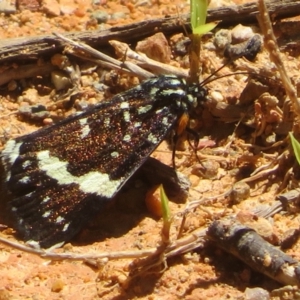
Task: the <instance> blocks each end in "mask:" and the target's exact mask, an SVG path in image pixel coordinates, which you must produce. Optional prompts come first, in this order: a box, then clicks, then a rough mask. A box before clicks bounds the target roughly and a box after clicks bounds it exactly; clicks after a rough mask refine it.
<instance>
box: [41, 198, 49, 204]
mask: <svg viewBox="0 0 300 300" xmlns="http://www.w3.org/2000/svg"><path fill="white" fill-rule="evenodd" d="M49 200H51V198H50V197H48V196H46V197H45V198H44V199H43V200H42V201H41V204H45V203H47V202H49Z"/></svg>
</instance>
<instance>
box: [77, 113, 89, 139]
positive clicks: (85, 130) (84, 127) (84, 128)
mask: <svg viewBox="0 0 300 300" xmlns="http://www.w3.org/2000/svg"><path fill="white" fill-rule="evenodd" d="M79 123H80V125H81V127H82V128H81V135H80V137H81V138H82V139H83V138H85V137H86V136H88V135H89V133H90V131H91V128H90V126H89V124H88V120H87V118H84V119H79Z"/></svg>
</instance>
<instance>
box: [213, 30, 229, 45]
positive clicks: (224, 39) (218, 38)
mask: <svg viewBox="0 0 300 300" xmlns="http://www.w3.org/2000/svg"><path fill="white" fill-rule="evenodd" d="M230 42H231V37H230V34H229V30H227V29H221V30H219V31H217V32H216V34H215V37H214V44H215V46H216V47H217V48H219V49H221V50H223V49H224V48H225V47H226V45H227V44H229V43H230Z"/></svg>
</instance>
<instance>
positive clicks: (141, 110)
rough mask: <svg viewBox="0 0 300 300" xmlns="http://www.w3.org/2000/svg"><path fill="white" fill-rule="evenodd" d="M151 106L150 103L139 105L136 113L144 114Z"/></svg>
mask: <svg viewBox="0 0 300 300" xmlns="http://www.w3.org/2000/svg"><path fill="white" fill-rule="evenodd" d="M151 108H152V105H150V104H148V105H146V106H141V107H139V108H138V110H137V113H138V115H141V114H145V113H147V112H148V111H149V110H151Z"/></svg>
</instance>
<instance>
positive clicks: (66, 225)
mask: <svg viewBox="0 0 300 300" xmlns="http://www.w3.org/2000/svg"><path fill="white" fill-rule="evenodd" d="M69 226H70V223H66V224H65V225H64V227H63V229H62V231H67V230H68V228H69Z"/></svg>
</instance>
